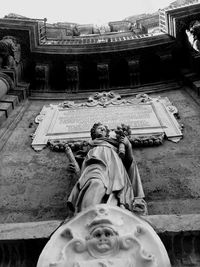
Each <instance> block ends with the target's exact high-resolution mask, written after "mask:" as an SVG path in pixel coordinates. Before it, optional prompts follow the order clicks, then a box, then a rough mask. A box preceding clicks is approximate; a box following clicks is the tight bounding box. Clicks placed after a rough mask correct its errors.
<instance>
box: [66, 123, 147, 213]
mask: <svg viewBox="0 0 200 267" xmlns="http://www.w3.org/2000/svg"><path fill="white" fill-rule="evenodd" d="M91 138H92V141H91V142H90V145H89V148H88V151H87V155H86V157H85V159H84V161H83V164H82V168H81V170H77V164H75V161H73V163H71V164H70V165H69V169H70V170H71V171H75V165H76V172H77V173H79V175H80V177H79V179H78V181H77V183H76V184H75V186H74V188H73V190H72V192H71V194H70V196H69V198H68V207H69V208H70V210H72V211H73V212H75V213H77V212H80V211H82V210H84V209H86V208H88V207H90V206H94V205H96V204H100V203H107V204H110V205H116V206H120V207H122V208H127V209H129V210H131V211H138V212H141V213H143V214H145V213H147V210H146V203H145V201H144V200H143V198H144V192H143V188H142V183H141V179H140V175H139V171H138V168H137V165H136V162H135V160H134V156H133V151H132V145H131V143H130V141H129V139H128V137H127V136H125V135H121V136H120V137H119V139H118V140H117V139H113V138H111V137H109V129H108V128H107V127H106V126H104V125H103V124H102V123H95V124H94V125H93V127H92V129H91ZM119 142H120V143H123V144H124V145H125V155H124V158H120V156H119V155H118V152H117V151H118V147H119ZM65 149H66V153H67V154H68V155H69V154H70V152H69V150H70V148H69V147H68V146H67V145H66V147H65Z"/></svg>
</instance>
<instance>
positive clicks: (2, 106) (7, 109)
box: [0, 102, 12, 117]
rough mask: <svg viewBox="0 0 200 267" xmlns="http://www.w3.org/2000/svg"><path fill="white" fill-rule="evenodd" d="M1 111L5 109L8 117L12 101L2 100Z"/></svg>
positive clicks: (0, 103)
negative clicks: (4, 101)
mask: <svg viewBox="0 0 200 267" xmlns="http://www.w3.org/2000/svg"><path fill="white" fill-rule="evenodd" d="M0 111H4V112H5V114H6V117H8V116H9V114H10V113H11V111H12V103H3V102H0Z"/></svg>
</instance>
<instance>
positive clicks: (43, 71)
mask: <svg viewBox="0 0 200 267" xmlns="http://www.w3.org/2000/svg"><path fill="white" fill-rule="evenodd" d="M35 80H36V88H37V89H39V90H47V89H48V88H49V65H47V64H37V65H36V66H35Z"/></svg>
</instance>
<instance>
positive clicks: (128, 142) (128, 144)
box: [119, 136, 131, 147]
mask: <svg viewBox="0 0 200 267" xmlns="http://www.w3.org/2000/svg"><path fill="white" fill-rule="evenodd" d="M119 142H120V143H123V144H124V145H125V146H126V147H131V143H130V141H129V139H128V137H127V136H120V138H119Z"/></svg>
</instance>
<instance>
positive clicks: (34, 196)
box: [0, 89, 200, 223]
mask: <svg viewBox="0 0 200 267" xmlns="http://www.w3.org/2000/svg"><path fill="white" fill-rule="evenodd" d="M157 95H160V96H167V97H168V98H169V99H170V100H171V102H172V103H173V104H174V105H175V106H176V107H177V108H178V110H179V114H180V117H181V119H180V120H179V122H180V123H183V124H184V138H183V139H182V140H181V141H180V142H179V143H173V142H170V141H167V140H166V141H165V142H164V143H163V145H161V146H157V147H143V148H137V149H134V153H135V158H136V161H137V163H138V168H139V171H140V174H141V178H142V182H143V186H144V191H145V195H146V201H147V203H148V210H149V214H150V215H151V214H152V215H153V214H193V213H197V214H198V213H200V180H199V173H200V149H199V147H200V138H199V132H200V107H199V104H198V102H197V101H196V100H195V99H193V98H192V97H191V96H190V95H189V94H188V93H187V91H185V90H184V89H182V90H175V91H169V92H162V93H159V94H157ZM153 96H155V94H154V95H153ZM51 102H53V101H51ZM47 103H48V102H47V101H30V102H29V106H28V108H27V110H26V112H25V113H24V115H23V117H22V119H21V121H20V122H19V123H18V124H17V126H16V128H15V130H14V131H13V132H12V134H11V136H10V137H9V139H8V141H7V143H6V144H5V146H4V147H3V149H2V150H1V151H0V159H1V160H0V187H1V194H0V212H1V216H0V223H5V222H27V221H30V222H31V221H42V220H49V219H64V218H65V217H66V215H67V211H66V200H67V196H68V195H69V193H70V191H71V189H72V187H73V185H74V183H75V177H74V176H73V175H71V174H69V173H67V165H68V160H67V158H66V156H65V154H64V153H61V152H60V153H58V152H52V151H50V150H49V149H48V148H46V149H44V150H42V151H41V152H35V151H34V150H33V149H32V148H31V137H30V135H31V134H32V133H34V131H35V129H36V127H37V125H36V124H35V123H34V119H35V117H36V115H38V114H39V112H40V110H41V108H42V107H43V105H45V104H47ZM30 123H33V126H32V127H30V128H29V125H30Z"/></svg>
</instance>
